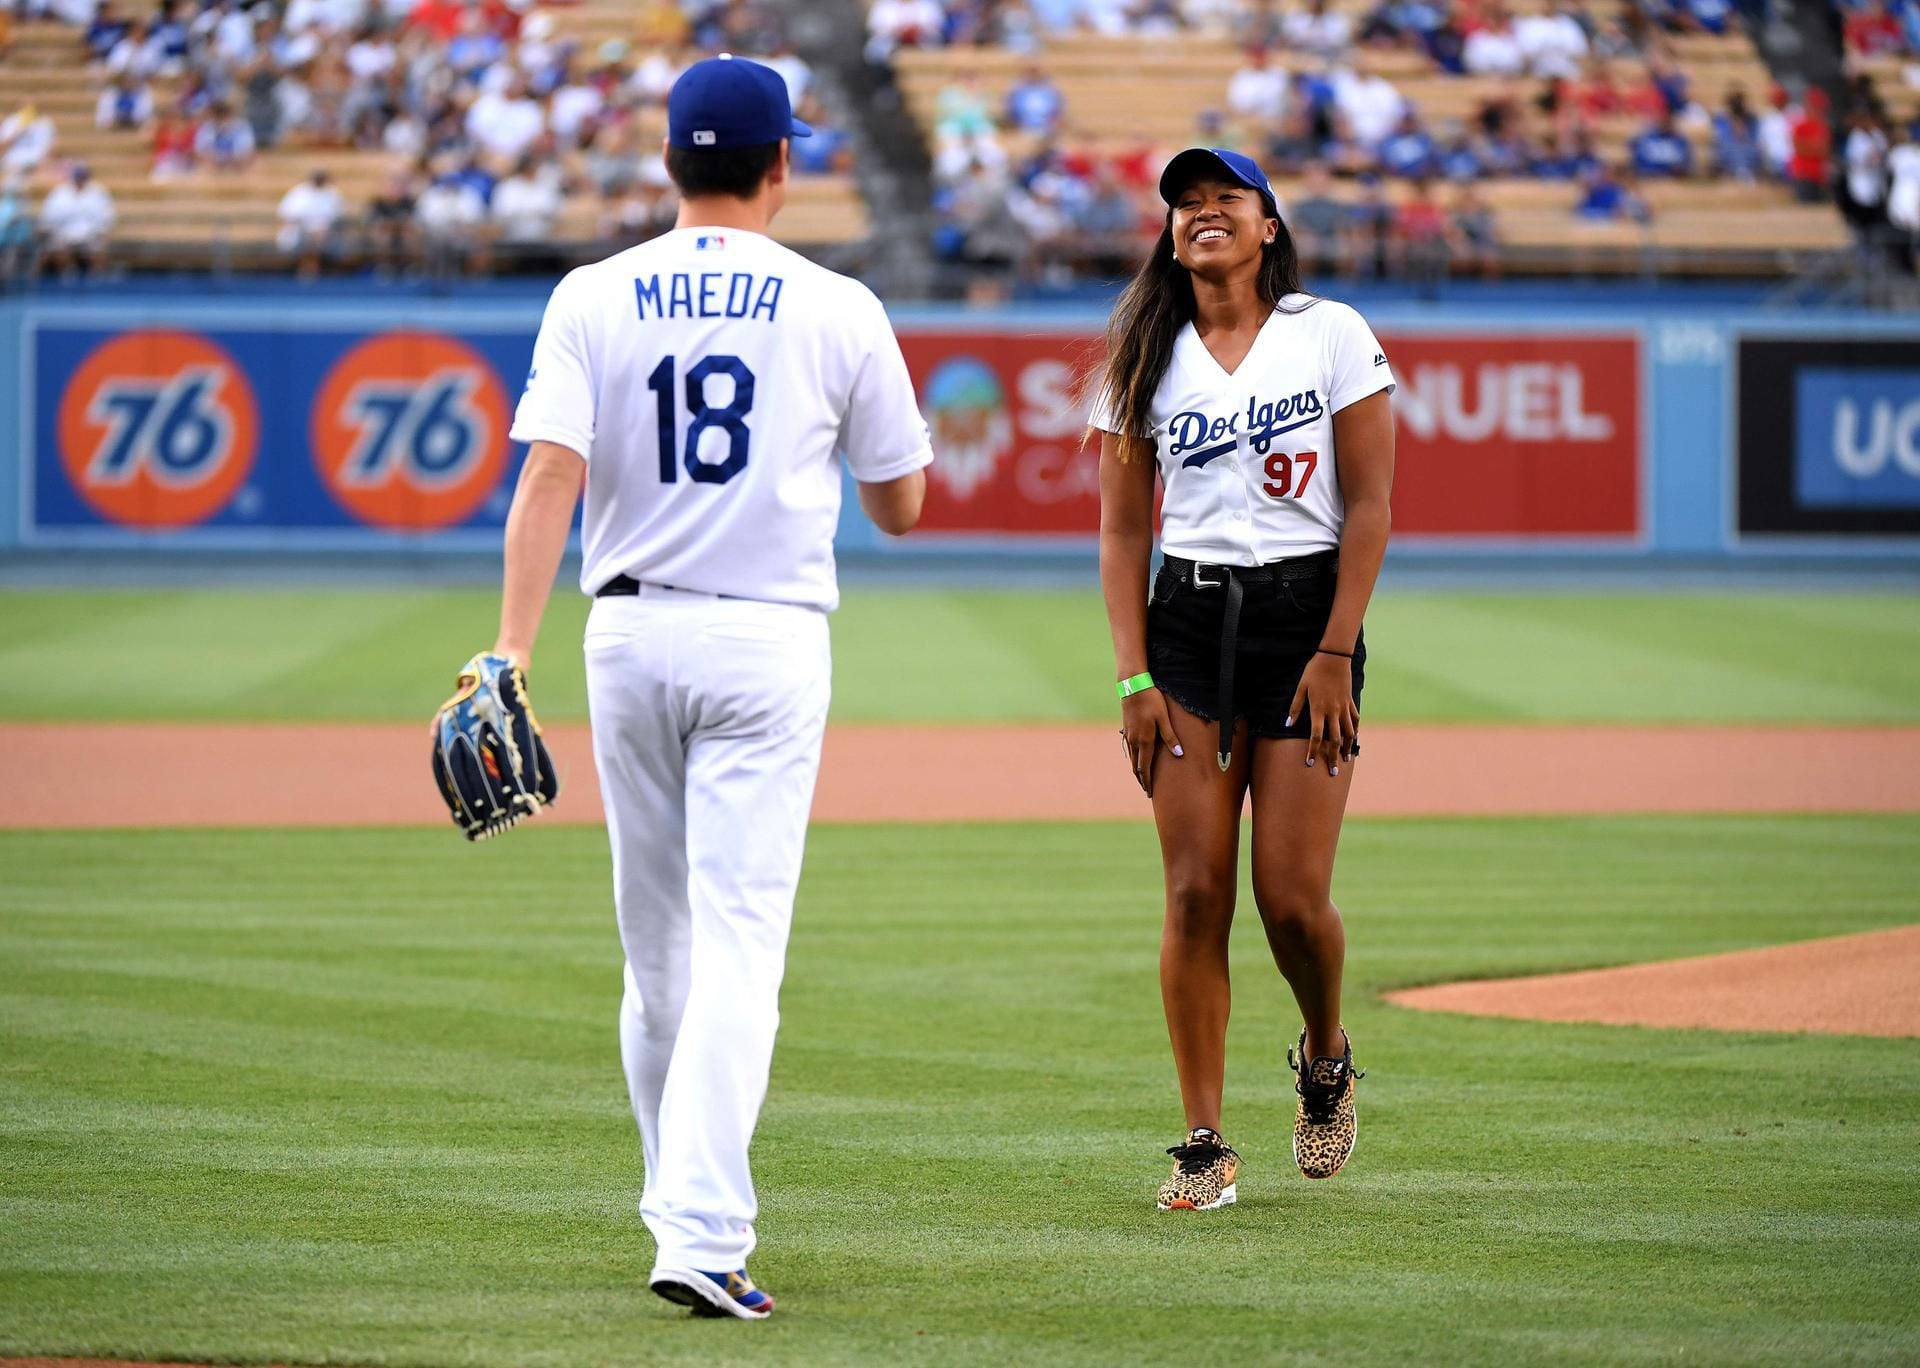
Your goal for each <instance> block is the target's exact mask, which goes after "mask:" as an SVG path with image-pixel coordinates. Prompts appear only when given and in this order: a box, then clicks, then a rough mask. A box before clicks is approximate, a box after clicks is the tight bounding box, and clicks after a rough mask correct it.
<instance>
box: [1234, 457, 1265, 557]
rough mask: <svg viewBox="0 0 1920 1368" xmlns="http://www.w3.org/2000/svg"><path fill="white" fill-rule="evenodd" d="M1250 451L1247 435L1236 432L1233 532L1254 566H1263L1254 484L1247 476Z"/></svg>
mask: <svg viewBox="0 0 1920 1368" xmlns="http://www.w3.org/2000/svg"><path fill="white" fill-rule="evenodd" d="M1250 456H1251V451H1250V449H1249V445H1248V442H1247V434H1246V433H1244V432H1236V433H1235V434H1234V435H1233V470H1234V474H1235V475H1236V476H1238V477H1239V478H1238V479H1237V480H1236V481H1235V484H1236V485H1237V486H1238V489H1239V495H1240V498H1239V506H1238V507H1236V508H1235V509H1234V510H1233V518H1232V521H1233V523H1234V525H1235V526H1234V530H1235V531H1236V532H1237V533H1239V541H1240V545H1241V549H1242V550H1243V551H1245V552H1246V553H1247V554H1248V555H1249V556H1252V557H1253V563H1254V564H1255V565H1264V564H1266V560H1265V559H1264V558H1263V557H1262V556H1261V554H1260V519H1259V516H1258V512H1259V510H1258V509H1256V508H1255V506H1254V502H1253V499H1254V488H1253V486H1254V482H1253V480H1252V478H1251V477H1250V476H1249V475H1248V474H1247V462H1248V459H1249V458H1250Z"/></svg>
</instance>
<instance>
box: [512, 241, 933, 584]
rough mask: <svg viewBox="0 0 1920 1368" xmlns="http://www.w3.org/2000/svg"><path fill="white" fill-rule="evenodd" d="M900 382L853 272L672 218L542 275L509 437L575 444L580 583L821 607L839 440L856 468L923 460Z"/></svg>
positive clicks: (874, 470) (871, 475) (919, 428)
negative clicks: (589, 261)
mask: <svg viewBox="0 0 1920 1368" xmlns="http://www.w3.org/2000/svg"><path fill="white" fill-rule="evenodd" d="M876 372H879V373H880V374H879V376H878V377H877V376H876ZM882 381H884V383H882ZM904 381H905V375H904V366H903V364H902V363H901V361H900V358H899V349H898V347H897V345H896V344H895V343H894V341H893V336H892V332H891V330H890V328H889V327H888V324H887V320H886V315H885V312H884V310H883V309H882V308H881V307H880V303H879V301H878V300H877V299H876V298H875V297H874V295H873V293H872V292H871V291H870V290H868V289H867V288H866V287H865V286H864V285H862V284H860V283H859V282H858V281H855V280H851V279H849V278H847V277H845V276H841V275H837V274H835V273H834V272H832V271H829V270H827V269H825V268H824V267H821V266H819V265H816V264H815V263H813V262H810V261H808V260H807V259H806V258H805V257H802V256H800V255H799V254H797V253H795V252H792V251H790V250H788V249H787V248H785V247H782V246H781V245H780V244H778V243H776V242H774V241H773V240H772V239H770V238H767V237H765V236H762V235H761V234H758V233H752V232H746V231H742V230H738V229H732V228H699V227H695V228H680V229H676V230H674V231H672V232H669V233H666V234H664V235H662V236H661V237H658V238H655V239H653V240H652V241H649V242H646V243H642V244H641V245H640V246H637V247H633V248H630V249H628V250H627V251H624V252H620V253H618V254H617V255H615V256H611V257H608V258H607V259H606V260H604V261H600V262H596V263H594V264H593V265H590V266H584V267H581V268H580V269H578V270H576V271H574V272H572V273H571V274H569V275H568V276H567V277H566V278H565V279H564V280H563V281H562V282H561V283H560V285H559V287H558V288H556V289H555V291H554V294H553V299H552V301H551V302H550V304H549V305H548V310H547V317H546V321H545V323H544V324H543V325H542V328H541V340H540V344H539V346H538V347H537V348H536V350H535V354H534V366H533V370H532V372H531V373H530V374H529V376H528V380H527V392H526V394H525V396H524V397H523V398H522V400H521V405H520V410H519V413H518V415H517V416H516V421H515V426H514V436H515V437H516V438H519V439H521V440H534V439H536V438H544V439H547V440H553V441H559V442H561V443H562V444H563V445H566V446H569V447H572V448H573V449H574V450H576V451H578V452H579V453H580V454H581V455H583V456H585V457H586V458H587V489H586V507H585V513H584V520H583V525H582V541H583V551H584V555H585V563H584V566H583V570H582V576H581V582H582V588H584V589H585V590H586V591H587V592H588V593H592V592H594V590H595V589H597V588H598V587H599V586H600V585H601V584H603V583H605V582H606V581H607V580H608V579H611V578H612V577H614V576H616V575H621V574H626V575H631V576H633V577H634V578H636V579H639V580H643V581H648V582H653V583H660V584H669V585H674V586H676V587H679V588H683V589H698V590H703V591H705V592H709V593H717V594H725V595H729V596H733V597H740V598H758V599H768V600H772V601H776V602H787V603H802V604H809V605H813V606H817V607H821V608H831V607H832V606H834V602H835V600H836V591H835V588H834V565H833V545H832V541H833V533H834V529H835V527H836V526H837V524H838V521H839V512H840V469H839V462H838V460H837V459H836V452H837V451H838V450H839V449H840V448H841V446H842V445H843V443H844V444H845V445H846V449H847V451H848V453H849V460H850V461H852V462H853V465H854V472H855V474H856V475H857V476H859V477H860V478H863V479H885V478H893V477H894V476H895V475H898V474H904V473H907V472H909V471H911V470H915V469H918V468H919V467H920V466H921V465H923V464H924V463H925V460H924V454H923V453H924V451H925V446H926V436H925V426H924V424H923V423H921V422H920V420H919V415H918V412H917V410H916V409H915V408H914V406H913V403H912V390H911V386H910V384H905V383H904ZM902 395H904V401H903V399H902ZM903 410H904V411H903ZM890 429H891V430H890ZM875 452H878V453H880V454H879V455H878V457H877V458H876V457H875V456H874V455H873V453H875ZM887 453H892V456H891V457H890V456H889V455H888V454H887ZM894 457H897V458H898V460H899V464H900V466H901V468H900V469H899V470H897V471H891V472H889V471H888V470H886V469H884V467H885V466H886V465H887V464H888V462H889V461H890V460H891V459H893V458H894Z"/></svg>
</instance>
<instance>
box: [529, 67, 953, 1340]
mask: <svg viewBox="0 0 1920 1368" xmlns="http://www.w3.org/2000/svg"><path fill="white" fill-rule="evenodd" d="M667 124H668V132H667V147H666V158H667V170H668V173H669V174H670V175H671V176H672V178H673V181H674V183H675V185H677V186H678V187H679V190H680V195H681V205H680V213H679V220H678V222H677V224H676V226H675V227H674V229H673V231H671V232H669V233H666V234H664V235H663V236H661V237H659V238H656V239H654V240H653V241H650V242H646V243H643V244H641V245H640V246H638V247H633V248H630V249H628V250H627V251H624V252H620V253H618V254H616V255H614V256H611V257H608V258H607V259H606V260H604V261H600V262H596V263H595V264H593V265H591V266H583V267H581V268H580V269H578V270H576V271H574V272H572V273H571V274H569V275H568V276H567V277H566V278H565V279H563V280H562V281H561V282H560V284H559V286H558V287H557V288H556V289H555V290H554V292H553V297H552V300H551V301H550V302H549V304H548V305H547V312H546V317H545V319H544V320H543V321H542V323H541V325H540V337H539V340H538V341H537V342H536V343H535V345H534V353H533V369H532V371H531V372H529V374H528V377H527V388H526V393H525V394H524V395H523V396H522V398H521V400H520V405H519V409H518V411H517V413H516V414H515V417H514V423H513V430H512V435H513V437H514V439H515V440H517V441H523V442H528V443H530V444H531V448H530V450H529V451H528V453H527V461H526V468H525V470H524V472H523V473H522V475H521V478H520V484H519V488H518V489H517V491H516V492H515V494H514V501H513V511H512V513H511V514H510V515H509V517H508V519H507V534H506V573H505V590H504V600H503V603H502V605H501V613H500V637H499V640H498V642H497V644H496V646H495V651H494V653H495V655H496V656H499V657H504V658H506V659H507V660H510V661H512V662H514V663H515V664H517V665H518V666H519V667H520V669H521V670H524V669H525V667H526V664H527V661H528V659H529V657H530V656H531V654H532V649H533V643H534V636H535V633H536V632H537V630H538V627H539V622H540V615H541V612H542V610H543V609H544V608H545V605H546V598H547V593H548V590H549V588H550V587H551V585H552V583H553V578H554V574H555V572H556V570H557V569H558V567H559V563H560V557H561V553H562V551H563V550H564V548H565V546H566V540H567V529H568V525H569V523H570V521H571V520H572V516H573V509H574V502H575V499H576V498H577V497H578V495H579V492H580V489H581V484H582V481H583V479H584V482H585V487H586V509H585V513H584V517H583V522H582V543H583V550H584V562H583V564H582V567H581V574H580V586H581V588H582V589H583V590H584V591H585V592H586V593H588V594H591V595H593V596H594V605H593V611H592V613H591V615H590V616H589V618H588V622H587V636H586V655H587V697H588V704H589V707H590V709H591V711H592V718H593V750H594V758H595V760H596V762H597V763H598V766H599V771H600V787H601V793H602V796H603V798H604V799H605V804H606V814H607V833H608V836H609V837H610V839H611V841H612V844H613V880H614V902H615V906H616V907H617V909H618V913H619V922H620V939H621V944H622V946H623V947H624V949H625V951H626V961H627V963H626V992H625V997H624V1000H623V1001H622V1003H621V1007H620V1054H621V1059H622V1061H623V1062H624V1064H625V1066H626V1073H627V1088H628V1092H629V1094H630V1095H631V1097H632V1101H633V1112H634V1116H635V1118H636V1119H637V1120H638V1121H639V1125H640V1138H641V1145H642V1149H643V1152H644V1155H645V1160H646V1186H645V1189H644V1192H643V1195H642V1197H641V1201H640V1212H641V1215H642V1217H643V1218H644V1219H645V1221H646V1224H647V1228H648V1229H649V1230H650V1231H651V1232H652V1233H653V1236H654V1239H655V1241H656V1242H657V1243H658V1246H659V1251H658V1254H657V1257H656V1260H655V1263H654V1268H653V1274H652V1278H651V1283H652V1287H653V1290H654V1291H655V1292H657V1293H658V1294H660V1295H661V1296H662V1297H665V1298H666V1299H667V1300H669V1301H672V1302H677V1303H679V1304H681V1305H684V1306H689V1307H691V1308H692V1309H693V1310H694V1311H695V1312H696V1313H697V1314H701V1315H710V1316H724V1315H732V1316H738V1317H740V1318H742V1319H747V1320H756V1319H761V1318H764V1317H765V1316H767V1315H769V1314H770V1313H771V1312H772V1311H773V1298H772V1297H771V1296H769V1295H768V1294H767V1293H766V1292H764V1291H762V1290H761V1289H759V1288H756V1287H755V1286H754V1285H753V1283H752V1282H751V1281H750V1280H749V1279H748V1277H747V1256H748V1254H749V1253H751V1252H752V1250H753V1247H754V1230H753V1221H754V1215H755V1212H756V1209H757V1208H756V1204H755V1198H754V1191H753V1181H752V1177H751V1175H750V1173H749V1170H748V1165H747V1144H748V1141H749V1140H750V1139H751V1137H752V1135H753V1128H754V1123H755V1121H756V1120H757V1118H758V1116H759V1113H760V1103H761V1099H762V1098H763V1097H764V1096H765V1095H766V1089H767V1070H768V1066H769V1064H770V1062H771V1059H772V1056H773V1039H774V1032H775V1029H776V1027H777V1026H778V1024H779V1006H778V998H779V990H780V979H781V974H782V972H783V971H784V969H785V964H786V949H787V932H788V928H789V925H790V923H791V921H792V916H793V894H794V887H795V885H796V884H797V883H798V882H799V878H800V860H801V853H802V847H803V846H804V844H805V840H806V832H807V814H808V810H809V807H810V806H811V803H812V799H813V786H814V777H815V774H816V772H817V770H818V768H819V761H820V740H821V733H822V731H823V729H824V727H825V723H826V717H827V698H828V693H829V687H830V680H829V674H830V660H829V652H828V641H827V613H828V612H829V611H831V610H832V609H833V608H834V606H835V605H836V603H837V602H838V597H839V595H838V590H837V587H836V583H835V575H834V560H833V533H834V528H835V525H836V523H837V522H838V519H839V512H840V487H841V486H840V460H839V459H838V457H840V456H844V459H845V461H846V463H847V466H848V467H849V469H850V470H851V471H852V473H853V476H854V478H855V480H857V481H858V482H859V492H860V503H861V507H862V508H864V509H865V510H866V512H867V514H868V516H869V517H871V518H872V519H873V521H874V522H875V523H876V524H877V525H878V526H879V527H881V528H882V529H883V530H885V531H886V532H889V533H892V534H894V535H899V534H901V533H904V532H906V531H907V530H908V529H909V528H911V527H912V526H913V525H914V523H915V522H916V521H917V520H918V519H919V516H920V505H921V501H922V499H923V498H924V496H925V493H926V475H925V467H926V466H927V465H928V463H929V462H930V461H931V460H932V459H933V455H932V451H931V448H930V447H929V445H928V440H927V427H926V424H925V422H924V421H923V420H922V418H921V415H920V411H919V406H918V403H917V401H916V399H915V396H914V391H913V384H912V381H911V380H910V379H909V378H908V375H907V367H906V362H905V361H904V359H903V358H902V357H901V355H900V347H899V344H898V342H896V341H895V339H894V336H893V332H892V329H891V328H890V327H889V326H888V323H887V317H886V314H885V313H884V311H883V310H882V309H881V306H880V301H879V300H878V299H876V298H875V297H874V295H873V293H872V292H871V291H869V290H868V289H867V288H866V287H865V286H863V285H861V284H860V283H859V282H857V281H854V280H850V279H847V278H846V277H844V276H840V275H836V274H834V273H833V272H831V271H828V270H826V269H825V268H823V267H820V266H817V265H815V264H813V263H812V262H809V261H807V260H806V259H805V258H803V257H801V256H798V255H796V254H795V253H793V252H791V251H788V250H787V249H786V248H784V247H782V246H780V245H779V244H778V243H776V242H774V241H772V240H771V239H770V238H768V237H767V236H766V230H767V225H768V222H769V221H770V220H771V219H772V218H773V216H774V215H775V214H776V213H778V212H779V210H780V207H781V205H782V204H783V203H784V202H785V199H786V192H787V183H788V181H787V177H788V160H787V149H788V139H789V138H803V137H806V136H808V134H809V132H810V130H809V129H808V128H807V126H806V125H805V124H803V123H801V122H799V121H798V120H797V119H795V118H794V117H793V111H792V109H791V107H790V105H789V102H788V97H787V88H786V85H785V84H784V82H782V80H781V79H780V77H779V75H778V74H776V73H775V72H774V71H773V70H771V69H770V68H768V67H765V66H761V65H758V64H756V63H753V62H748V61H744V60H740V59H736V58H731V57H718V58H713V59H710V60H707V61H703V62H699V63H697V64H695V65H694V66H692V67H690V68H688V70H687V71H686V72H685V73H684V74H683V75H682V76H681V77H680V79H679V80H678V81H677V82H675V83H674V86H673V90H672V92H671V94H670V95H669V97H668V102H667Z"/></svg>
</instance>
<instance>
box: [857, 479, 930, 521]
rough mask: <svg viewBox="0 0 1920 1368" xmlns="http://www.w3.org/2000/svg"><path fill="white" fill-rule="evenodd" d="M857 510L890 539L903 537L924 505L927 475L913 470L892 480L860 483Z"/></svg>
mask: <svg viewBox="0 0 1920 1368" xmlns="http://www.w3.org/2000/svg"><path fill="white" fill-rule="evenodd" d="M855 488H857V489H858V490H859V491H860V507H861V509H862V510H863V511H864V512H865V513H866V515H867V516H868V517H869V518H871V519H873V525H874V526H875V527H877V528H879V529H880V530H881V531H882V532H885V533H886V534H887V535H888V536H890V537H903V536H905V535H906V534H907V533H909V532H911V531H912V530H913V526H914V524H915V523H917V522H919V521H920V509H921V507H922V505H924V504H925V503H926V501H927V472H926V471H924V470H916V471H913V472H911V473H910V474H906V475H902V476H900V477H899V478H898V479H896V480H876V481H874V482H873V483H871V484H869V483H867V482H865V481H861V482H860V483H859V484H857V485H856V486H855Z"/></svg>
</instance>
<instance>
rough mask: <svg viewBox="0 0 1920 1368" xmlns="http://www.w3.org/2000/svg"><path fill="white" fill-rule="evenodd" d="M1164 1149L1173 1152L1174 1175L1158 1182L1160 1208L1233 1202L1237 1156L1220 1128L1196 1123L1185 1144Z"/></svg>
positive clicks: (1207, 1207)
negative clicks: (1217, 1129)
mask: <svg viewBox="0 0 1920 1368" xmlns="http://www.w3.org/2000/svg"><path fill="white" fill-rule="evenodd" d="M1167 1153H1168V1154H1171V1155H1172V1156H1173V1175H1172V1176H1171V1177H1169V1178H1168V1179H1167V1181H1166V1182H1164V1183H1162V1184H1161V1185H1160V1209H1161V1210H1162V1211H1216V1210H1218V1209H1219V1208H1221V1207H1224V1206H1232V1205H1233V1202H1234V1182H1233V1180H1234V1178H1235V1177H1236V1176H1237V1175H1238V1174H1239V1172H1240V1156H1239V1155H1238V1154H1235V1153H1234V1152H1233V1146H1232V1145H1229V1144H1228V1143H1227V1142H1226V1141H1225V1140H1222V1139H1221V1138H1220V1135H1219V1132H1217V1131H1212V1130H1209V1129H1207V1128H1206V1127H1205V1126H1195V1127H1194V1128H1193V1129H1192V1130H1191V1131H1189V1132H1187V1139H1186V1143H1185V1144H1180V1145H1175V1146H1174V1147H1173V1148H1172V1149H1170V1150H1168V1151H1167Z"/></svg>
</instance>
